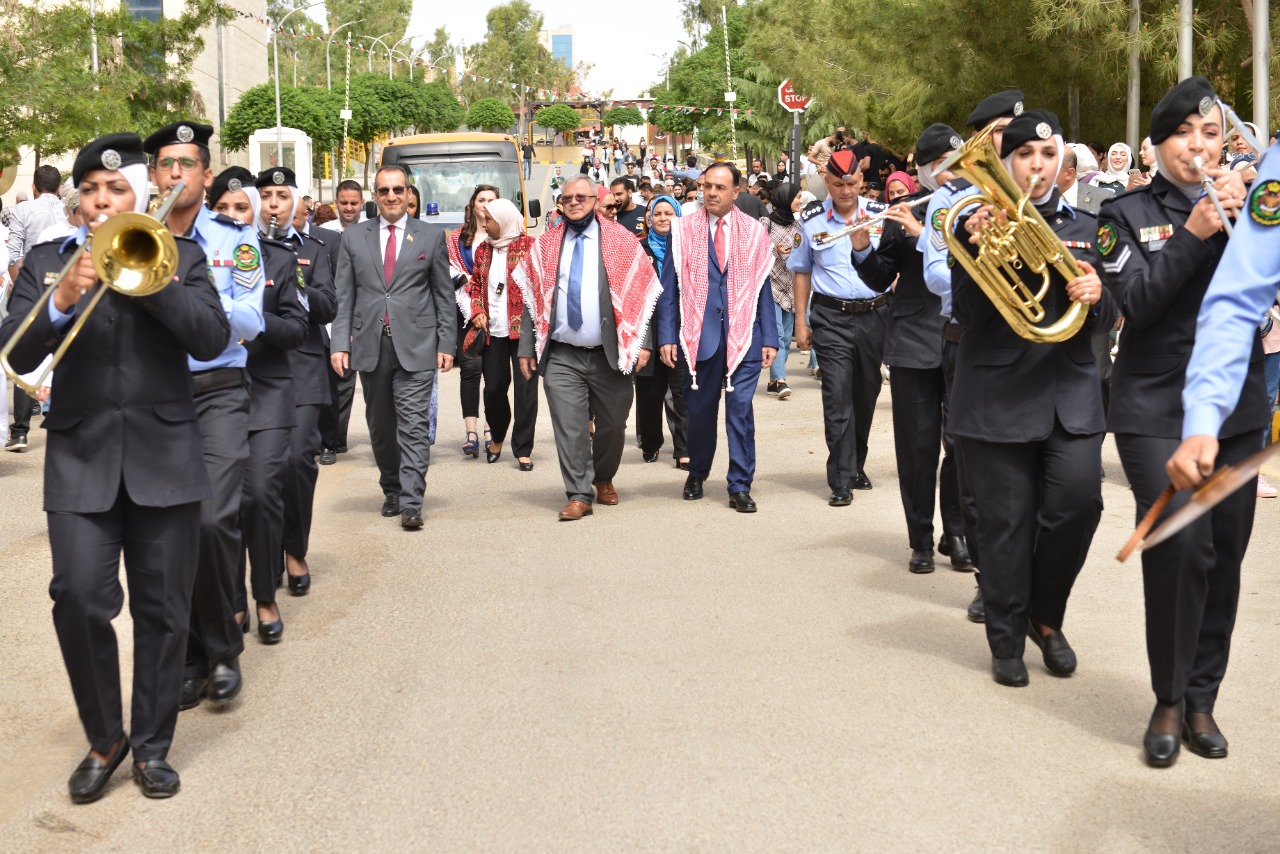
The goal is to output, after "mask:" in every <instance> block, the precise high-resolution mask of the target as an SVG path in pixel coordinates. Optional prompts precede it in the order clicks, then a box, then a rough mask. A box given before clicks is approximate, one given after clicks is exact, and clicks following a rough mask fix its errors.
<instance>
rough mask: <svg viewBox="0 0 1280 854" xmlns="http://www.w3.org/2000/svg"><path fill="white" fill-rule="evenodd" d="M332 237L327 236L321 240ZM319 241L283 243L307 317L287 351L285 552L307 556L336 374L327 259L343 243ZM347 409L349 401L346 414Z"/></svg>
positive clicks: (333, 297) (287, 240) (330, 273)
mask: <svg viewBox="0 0 1280 854" xmlns="http://www.w3.org/2000/svg"><path fill="white" fill-rule="evenodd" d="M330 233H331V232H326V235H325V236H326V237H328V235H329V234H330ZM335 236H336V234H335ZM322 239H323V238H316V237H309V236H308V237H301V238H300V237H299V236H298V235H297V234H296V233H295V234H294V236H292V237H287V238H285V239H284V240H283V241H282V242H283V243H284V244H285V245H287V246H289V247H291V248H292V249H293V250H294V252H295V254H296V257H295V263H296V264H297V265H298V269H300V270H301V271H302V281H303V285H304V287H303V289H302V295H303V296H302V299H303V301H304V302H305V303H306V311H307V314H308V319H309V324H308V328H307V333H306V337H304V338H303V339H302V343H301V344H300V345H298V347H297V348H296V349H293V350H290V351H289V364H290V366H291V367H292V370H293V395H294V400H295V402H296V403H297V423H296V425H295V426H294V428H293V432H292V434H291V437H292V438H291V441H290V449H289V477H288V479H287V480H286V481H285V490H284V550H285V551H286V552H288V553H289V554H291V555H295V556H297V557H306V556H307V548H308V545H309V543H310V541H311V512H312V504H313V503H314V502H315V495H316V480H317V479H318V477H319V475H320V469H319V466H317V465H316V455H317V454H319V453H320V450H321V445H322V444H323V442H322V440H321V437H320V414H321V412H323V410H324V408H325V407H326V406H328V405H329V404H330V403H331V402H332V400H333V398H332V397H331V383H330V377H336V376H337V374H335V373H334V372H333V368H331V367H330V365H329V334H328V332H326V331H325V324H326V323H329V322H330V321H332V320H333V318H334V315H335V314H337V312H338V296H337V293H336V292H335V291H334V287H333V267H332V265H331V264H330V260H331V259H332V257H333V256H334V255H335V254H336V249H337V247H336V246H334V245H333V244H338V243H341V239H340V238H339V239H337V240H335V239H333V238H332V237H330V238H329V243H323V242H321V241H322ZM350 407H351V403H350V400H348V402H347V413H348V415H349V414H350V412H351V408H350Z"/></svg>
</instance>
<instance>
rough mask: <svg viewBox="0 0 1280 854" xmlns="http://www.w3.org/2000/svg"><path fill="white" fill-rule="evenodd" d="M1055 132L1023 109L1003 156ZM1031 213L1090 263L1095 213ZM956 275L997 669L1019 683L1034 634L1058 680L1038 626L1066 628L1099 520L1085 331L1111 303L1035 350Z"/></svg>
mask: <svg viewBox="0 0 1280 854" xmlns="http://www.w3.org/2000/svg"><path fill="white" fill-rule="evenodd" d="M1054 136H1057V137H1058V138H1059V139H1060V138H1061V131H1060V130H1059V126H1058V120H1057V117H1055V116H1054V115H1053V114H1052V113H1048V112H1045V111H1041V110H1029V111H1026V112H1024V113H1023V114H1022V115H1021V116H1019V117H1018V118H1016V119H1014V120H1013V122H1011V123H1010V124H1009V126H1008V127H1007V128H1006V129H1005V132H1004V140H1003V145H1002V151H1001V154H1002V156H1004V157H1006V158H1008V157H1009V156H1010V155H1011V154H1012V153H1013V152H1014V151H1016V150H1017V149H1018V148H1019V147H1020V146H1021V145H1023V144H1024V143H1026V142H1027V141H1029V140H1047V139H1051V138H1053V137H1054ZM1050 186H1052V180H1051V181H1050ZM1037 210H1038V211H1039V213H1040V214H1041V216H1043V217H1044V219H1045V221H1046V222H1047V223H1048V225H1049V227H1050V228H1051V229H1052V230H1053V232H1054V234H1056V235H1057V237H1058V239H1059V240H1061V241H1062V242H1063V244H1064V245H1065V246H1066V248H1067V249H1068V250H1069V251H1070V252H1071V254H1072V255H1073V256H1075V257H1076V258H1077V259H1081V260H1088V261H1091V262H1093V261H1096V257H1097V256H1096V250H1095V248H1094V243H1093V241H1094V238H1095V236H1096V234H1097V224H1096V220H1095V219H1094V218H1093V217H1091V216H1089V215H1088V214H1086V213H1083V212H1080V211H1076V210H1073V209H1072V208H1071V207H1070V206H1068V205H1067V204H1066V203H1065V202H1063V201H1062V199H1061V196H1060V194H1059V193H1058V191H1057V189H1056V188H1055V189H1053V190H1052V191H1051V192H1050V194H1049V197H1048V198H1047V199H1045V200H1043V201H1042V202H1041V203H1040V204H1039V205H1037ZM968 218H969V217H968V215H966V216H963V217H961V218H960V220H959V222H958V223H957V227H956V234H957V236H958V237H961V238H963V239H964V241H965V244H964V245H965V247H966V248H967V249H968V250H969V251H970V253H971V254H975V255H976V253H977V247H976V246H973V245H972V244H969V243H968V236H969V235H968V233H967V232H966V231H964V226H965V224H966V223H967V221H968ZM1095 266H1096V264H1095ZM951 273H952V283H953V288H954V292H953V298H954V308H955V313H956V317H957V318H958V319H959V321H960V322H961V323H962V324H963V325H964V326H965V327H966V330H965V333H964V335H963V337H962V338H961V339H960V344H959V347H958V348H957V352H956V370H955V385H954V387H953V389H952V397H951V412H950V422H949V425H950V429H951V433H952V435H953V436H954V437H955V438H956V442H957V444H958V445H959V446H960V447H961V448H962V449H963V451H962V453H963V458H964V460H965V464H966V465H969V466H971V467H972V468H971V471H970V472H969V479H970V485H971V488H972V489H973V492H974V497H975V498H976V500H977V506H978V509H979V513H978V544H979V546H980V549H979V550H980V552H981V554H982V575H981V581H980V583H981V586H982V594H983V599H984V602H985V606H986V630H987V641H988V643H989V644H990V647H991V653H992V657H993V661H992V667H993V674H994V676H995V678H996V680H997V681H998V682H1001V683H1002V684H1010V685H1018V684H1026V680H1027V672H1026V669H1025V667H1024V666H1023V664H1022V654H1023V649H1024V646H1025V642H1026V639H1027V637H1028V636H1029V635H1031V636H1032V639H1033V640H1036V641H1037V642H1038V643H1039V644H1042V645H1043V647H1042V648H1043V651H1044V653H1045V661H1046V665H1048V666H1049V668H1050V669H1051V671H1052V672H1054V673H1057V674H1059V675H1065V674H1067V673H1070V672H1071V671H1073V670H1074V669H1075V656H1074V653H1073V652H1072V651H1071V648H1070V646H1069V645H1068V644H1067V642H1066V639H1065V637H1064V636H1063V635H1062V633H1061V632H1058V633H1057V634H1051V635H1048V636H1045V637H1044V638H1043V639H1041V635H1040V633H1039V632H1037V630H1036V628H1035V626H1036V625H1038V626H1042V627H1047V628H1049V629H1054V630H1060V629H1061V628H1062V625H1063V619H1064V616H1065V612H1066V605H1067V599H1068V597H1069V595H1070V593H1071V588H1072V585H1073V584H1074V583H1075V578H1076V575H1077V574H1078V573H1079V571H1080V568H1081V567H1082V566H1083V565H1084V560H1085V556H1086V555H1087V554H1088V551H1089V543H1090V542H1091V541H1092V539H1093V533H1094V531H1095V530H1096V528H1097V526H1098V520H1099V518H1100V517H1101V515H1102V495H1101V482H1100V480H1099V477H1098V471H1099V469H1100V467H1101V465H1102V462H1101V451H1102V437H1103V430H1104V427H1105V424H1104V420H1103V413H1102V395H1101V391H1100V389H1099V385H1098V367H1097V364H1096V363H1095V362H1094V359H1093V352H1092V350H1091V349H1090V343H1089V336H1090V333H1091V331H1092V327H1093V326H1095V325H1097V324H1109V323H1110V322H1112V321H1113V320H1114V318H1115V314H1114V307H1113V305H1112V303H1111V300H1110V299H1109V297H1108V295H1107V293H1106V291H1105V290H1104V291H1103V293H1102V299H1101V300H1100V302H1099V303H1098V304H1097V305H1095V306H1093V307H1092V308H1090V310H1089V312H1088V318H1087V320H1086V322H1085V324H1084V325H1083V326H1082V327H1081V329H1080V330H1079V331H1078V332H1077V333H1076V334H1075V335H1074V336H1072V337H1071V338H1069V339H1068V340H1066V341H1063V342H1059V343H1055V344H1044V343H1035V342H1031V341H1027V340H1026V339H1024V338H1022V337H1020V336H1019V335H1018V334H1017V333H1015V332H1014V331H1013V329H1012V327H1010V326H1009V324H1008V323H1007V322H1006V321H1005V320H1004V318H1003V316H1002V315H1001V314H1000V313H999V312H998V311H997V310H996V308H995V305H994V304H993V302H992V301H991V299H990V298H988V297H987V295H986V294H985V293H984V292H983V291H982V290H981V289H980V288H978V286H977V285H976V284H975V283H974V281H973V279H972V278H970V276H969V274H968V273H967V272H966V271H965V269H964V267H963V266H962V265H960V264H956V265H955V266H954V267H953V268H952V271H951ZM1052 275H1053V279H1052V283H1051V286H1050V289H1049V293H1048V294H1047V295H1046V298H1045V300H1044V304H1045V312H1046V315H1047V316H1048V317H1050V318H1056V317H1059V316H1060V315H1061V314H1062V313H1063V312H1064V311H1066V309H1067V307H1068V304H1069V300H1068V298H1067V295H1066V282H1065V281H1064V280H1063V279H1062V277H1061V275H1059V274H1057V273H1056V271H1055V272H1054V273H1053V274H1052ZM1030 280H1031V277H1030V275H1029V274H1028V279H1027V281H1030ZM1035 281H1036V283H1037V284H1036V285H1035V287H1038V282H1039V278H1038V277H1036V279H1035ZM1032 622H1034V625H1033V624H1032ZM1033 633H1034V634H1033Z"/></svg>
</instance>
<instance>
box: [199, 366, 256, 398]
mask: <svg viewBox="0 0 1280 854" xmlns="http://www.w3.org/2000/svg"><path fill="white" fill-rule="evenodd" d="M248 382H249V373H248V372H247V371H246V370H245V369H244V368H214V369H213V370H211V371H200V372H199V373H194V374H192V375H191V391H192V393H193V394H194V395H195V396H196V397H199V396H200V395H202V394H209V393H210V392H214V391H223V390H224V389H229V388H240V387H241V386H243V385H247V384H248Z"/></svg>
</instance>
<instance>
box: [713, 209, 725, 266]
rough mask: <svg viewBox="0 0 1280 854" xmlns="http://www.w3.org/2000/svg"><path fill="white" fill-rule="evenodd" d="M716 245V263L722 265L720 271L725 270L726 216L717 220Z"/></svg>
mask: <svg viewBox="0 0 1280 854" xmlns="http://www.w3.org/2000/svg"><path fill="white" fill-rule="evenodd" d="M714 243H715V246H716V264H717V265H718V266H719V267H720V272H721V273H723V272H724V261H725V259H724V218H723V217H722V218H720V219H718V220H716V236H715V239H714Z"/></svg>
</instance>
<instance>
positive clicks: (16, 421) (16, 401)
mask: <svg viewBox="0 0 1280 854" xmlns="http://www.w3.org/2000/svg"><path fill="white" fill-rule="evenodd" d="M35 405H36V399H35V398H34V397H32V396H31V395H29V394H27V393H26V392H25V391H23V390H22V388H21V387H20V386H18V385H17V384H16V383H15V384H14V386H13V413H12V414H13V426H12V427H11V428H10V429H9V435H10V436H25V435H27V433H29V432H30V431H31V410H32V408H33V407H35Z"/></svg>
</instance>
